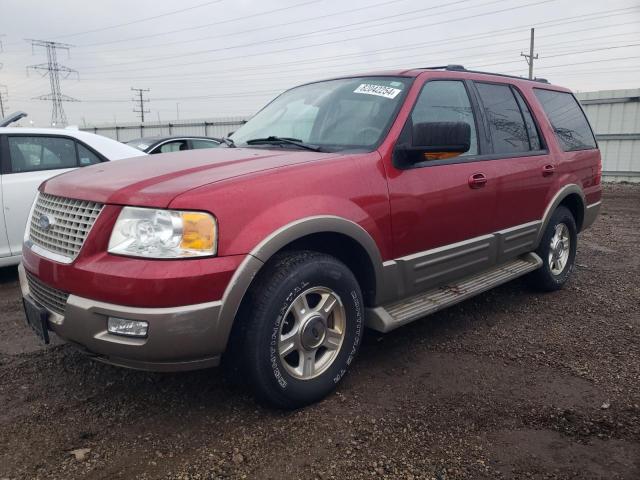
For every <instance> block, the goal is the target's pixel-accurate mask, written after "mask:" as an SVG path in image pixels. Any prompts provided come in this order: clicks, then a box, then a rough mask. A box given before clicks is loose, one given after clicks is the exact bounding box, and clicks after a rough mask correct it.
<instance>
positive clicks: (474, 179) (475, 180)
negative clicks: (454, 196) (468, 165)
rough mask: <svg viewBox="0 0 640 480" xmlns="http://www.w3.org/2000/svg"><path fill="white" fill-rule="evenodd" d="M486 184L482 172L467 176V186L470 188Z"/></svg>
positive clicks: (485, 178)
mask: <svg viewBox="0 0 640 480" xmlns="http://www.w3.org/2000/svg"><path fill="white" fill-rule="evenodd" d="M486 184H487V177H486V176H485V174H484V173H474V174H473V175H471V176H470V177H469V186H470V187H471V188H482V187H484V186H485V185H486Z"/></svg>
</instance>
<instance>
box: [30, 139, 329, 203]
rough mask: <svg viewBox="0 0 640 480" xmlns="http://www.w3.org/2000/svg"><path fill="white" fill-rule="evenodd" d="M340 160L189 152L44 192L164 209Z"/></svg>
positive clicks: (274, 152) (62, 180) (259, 152)
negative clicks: (199, 192) (222, 188)
mask: <svg viewBox="0 0 640 480" xmlns="http://www.w3.org/2000/svg"><path fill="white" fill-rule="evenodd" d="M337 155H338V154H335V153H318V152H311V151H300V150H280V149H252V148H215V149H202V150H190V151H188V152H175V153H165V154H160V155H149V156H145V157H137V158H130V159H126V160H118V161H117V162H106V163H101V164H99V165H93V166H91V167H85V168H79V169H77V170H74V171H72V172H69V173H65V174H63V175H60V176H57V177H54V178H52V179H50V180H48V181H47V182H45V183H44V184H43V185H42V186H41V188H40V189H41V190H42V191H43V192H45V193H49V194H51V195H57V196H61V197H69V198H76V199H80V200H91V201H94V202H100V203H111V204H119V205H137V206H143V207H159V208H163V207H167V206H168V205H169V203H170V202H171V200H173V199H174V198H175V197H176V196H178V195H180V194H182V193H184V192H186V191H188V190H191V189H194V188H198V187H201V186H203V185H207V184H210V183H214V182H219V181H222V180H225V179H228V178H233V177H238V176H241V175H247V174H251V173H256V172H261V171H264V170H270V169H273V168H280V167H285V166H288V165H296V164H300V163H305V162H311V161H314V160H320V159H323V158H333V157H336V156H337Z"/></svg>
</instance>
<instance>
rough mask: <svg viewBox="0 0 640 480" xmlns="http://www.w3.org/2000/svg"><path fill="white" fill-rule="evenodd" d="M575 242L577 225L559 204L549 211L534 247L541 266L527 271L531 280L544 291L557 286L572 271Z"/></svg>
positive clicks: (576, 243) (568, 212)
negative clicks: (548, 217)
mask: <svg viewBox="0 0 640 480" xmlns="http://www.w3.org/2000/svg"><path fill="white" fill-rule="evenodd" d="M577 245H578V229H577V228H576V221H575V219H574V218H573V214H572V213H571V211H570V210H569V209H568V208H566V207H563V206H560V207H558V208H557V209H556V211H555V212H553V215H551V219H550V220H549V224H548V225H547V228H546V230H545V232H544V235H543V236H542V240H541V241H540V245H539V246H538V249H537V250H536V253H537V254H538V255H539V256H540V258H541V259H542V267H540V268H539V269H538V270H536V271H534V272H532V273H531V275H530V277H529V278H530V281H531V284H532V285H533V286H534V287H535V288H537V289H539V290H543V291H547V292H552V291H555V290H559V289H561V288H562V287H563V286H564V284H565V283H566V282H567V280H569V277H570V276H571V273H572V272H573V268H574V265H575V259H576V250H577Z"/></svg>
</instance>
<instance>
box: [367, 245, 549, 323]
mask: <svg viewBox="0 0 640 480" xmlns="http://www.w3.org/2000/svg"><path fill="white" fill-rule="evenodd" d="M541 266H542V260H541V259H540V257H539V256H538V255H536V254H535V253H527V254H526V255H522V256H520V257H518V258H516V259H513V260H509V261H508V262H506V263H503V264H501V265H499V266H497V267H494V268H492V269H490V270H486V271H484V272H481V273H476V274H474V275H471V276H469V277H466V278H463V279H460V280H459V281H457V282H456V283H451V284H449V285H446V286H444V287H438V288H434V289H432V290H429V291H427V292H425V293H421V294H418V295H414V296H412V297H409V298H405V299H404V300H400V301H399V302H394V303H390V304H388V305H384V306H382V307H377V308H372V309H369V310H368V312H367V313H368V315H367V326H368V327H369V328H372V329H374V330H377V331H379V332H389V331H391V330H393V329H395V328H398V327H400V326H402V325H405V324H407V323H410V322H412V321H414V320H417V319H419V318H421V317H424V316H426V315H429V314H431V313H434V312H437V311H438V310H442V309H443V308H446V307H449V306H451V305H455V304H456V303H460V302H462V301H463V300H466V299H468V298H471V297H473V296H475V295H477V294H479V293H482V292H486V291H487V290H490V289H492V288H493V287H496V286H498V285H501V284H503V283H506V282H508V281H509V280H513V279H514V278H517V277H521V276H522V275H524V274H526V273H529V272H531V271H533V270H536V269H538V268H540V267H541Z"/></svg>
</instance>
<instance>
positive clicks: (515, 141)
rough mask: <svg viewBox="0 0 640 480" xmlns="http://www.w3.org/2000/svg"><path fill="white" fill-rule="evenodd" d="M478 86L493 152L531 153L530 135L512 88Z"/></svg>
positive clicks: (488, 84)
mask: <svg viewBox="0 0 640 480" xmlns="http://www.w3.org/2000/svg"><path fill="white" fill-rule="evenodd" d="M476 86H477V88H478V93H479V95H480V100H481V102H482V106H483V107H484V111H485V114H486V117H487V122H488V123H489V132H490V133H491V140H492V143H493V152H494V153H497V154H510V153H520V152H527V151H529V150H530V147H529V133H528V132H527V127H526V125H525V123H524V118H523V117H522V113H521V112H520V107H518V103H517V102H516V98H515V97H514V96H513V92H512V91H511V87H509V86H508V85H496V84H493V83H476Z"/></svg>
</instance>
